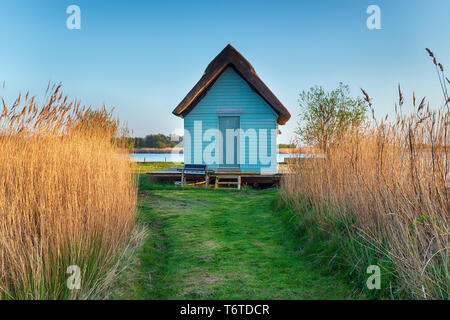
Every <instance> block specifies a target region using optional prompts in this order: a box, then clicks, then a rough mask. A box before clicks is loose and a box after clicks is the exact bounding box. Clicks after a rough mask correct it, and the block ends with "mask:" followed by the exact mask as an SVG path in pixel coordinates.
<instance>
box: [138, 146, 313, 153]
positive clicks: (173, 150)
mask: <svg viewBox="0 0 450 320" xmlns="http://www.w3.org/2000/svg"><path fill="white" fill-rule="evenodd" d="M133 153H137V154H139V153H159V154H161V153H167V154H169V153H179V154H183V153H184V151H183V148H136V149H134V151H133ZM278 153H279V154H292V153H295V154H313V153H321V152H320V151H319V150H317V149H314V148H310V147H301V148H279V149H278Z"/></svg>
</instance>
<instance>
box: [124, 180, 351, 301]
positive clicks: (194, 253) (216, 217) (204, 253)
mask: <svg viewBox="0 0 450 320" xmlns="http://www.w3.org/2000/svg"><path fill="white" fill-rule="evenodd" d="M277 194H278V190H277V189H268V190H253V189H246V188H244V190H242V191H236V190H225V189H221V190H214V189H208V190H204V189H203V188H186V189H181V188H180V187H175V186H172V185H162V184H159V185H158V184H156V185H150V184H147V183H146V177H145V176H144V175H141V181H140V197H139V221H140V223H142V224H144V225H146V226H147V228H148V230H149V232H150V236H149V237H148V239H147V241H146V243H145V244H144V246H143V247H142V248H141V249H140V251H139V253H138V256H139V263H138V266H137V267H136V268H137V270H135V272H134V274H135V275H137V276H136V277H135V278H134V280H133V281H128V282H127V284H126V287H125V288H122V290H121V294H120V295H119V296H117V297H116V298H127V299H348V298H359V296H355V295H354V294H353V292H352V290H351V289H350V287H348V286H347V285H346V283H345V282H344V281H343V280H342V279H341V278H339V277H338V276H337V275H333V274H330V273H329V272H328V271H327V270H325V269H321V268H318V267H317V266H313V265H312V264H311V263H310V261H309V259H308V257H306V256H304V255H303V254H302V252H303V251H302V243H301V242H299V240H298V237H297V235H296V233H295V232H293V231H291V228H290V227H289V225H290V224H289V221H287V220H286V219H285V216H286V215H283V214H282V213H280V212H277V210H276V209H275V208H276V199H277Z"/></svg>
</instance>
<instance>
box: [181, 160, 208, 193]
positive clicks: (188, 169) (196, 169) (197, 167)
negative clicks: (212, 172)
mask: <svg viewBox="0 0 450 320" xmlns="http://www.w3.org/2000/svg"><path fill="white" fill-rule="evenodd" d="M188 176H195V177H198V176H205V188H208V185H209V171H208V166H207V165H206V164H186V165H184V168H182V169H181V186H182V187H184V185H185V184H186V178H187V177H188Z"/></svg>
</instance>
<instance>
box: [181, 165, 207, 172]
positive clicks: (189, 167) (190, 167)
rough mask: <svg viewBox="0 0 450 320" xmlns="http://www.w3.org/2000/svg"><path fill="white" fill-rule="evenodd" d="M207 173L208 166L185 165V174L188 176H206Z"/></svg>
mask: <svg viewBox="0 0 450 320" xmlns="http://www.w3.org/2000/svg"><path fill="white" fill-rule="evenodd" d="M206 171H208V166H207V165H206V164H185V165H184V168H183V172H184V173H188V174H205V173H206Z"/></svg>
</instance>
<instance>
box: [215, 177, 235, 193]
mask: <svg viewBox="0 0 450 320" xmlns="http://www.w3.org/2000/svg"><path fill="white" fill-rule="evenodd" d="M221 179H222V181H220V180H221ZM224 180H225V181H224ZM229 180H235V181H229ZM226 184H228V185H235V186H236V187H237V189H238V190H241V176H239V175H223V176H219V175H218V176H216V184H215V188H216V189H217V188H219V186H220V185H226Z"/></svg>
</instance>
